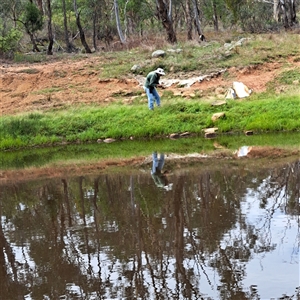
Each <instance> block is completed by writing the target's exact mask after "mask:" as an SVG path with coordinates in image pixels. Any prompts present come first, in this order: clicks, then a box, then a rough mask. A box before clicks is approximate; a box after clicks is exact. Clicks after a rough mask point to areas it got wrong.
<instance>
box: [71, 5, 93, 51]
mask: <svg viewBox="0 0 300 300" xmlns="http://www.w3.org/2000/svg"><path fill="white" fill-rule="evenodd" d="M73 4H74V12H75V17H76V25H77V28H78V30H79V36H80V41H81V43H82V46H83V47H84V49H85V52H86V53H92V51H91V49H90V47H89V45H88V43H87V41H86V38H85V33H84V29H83V27H82V25H81V20H80V13H81V11H82V10H79V9H78V6H77V1H76V0H74V2H73Z"/></svg>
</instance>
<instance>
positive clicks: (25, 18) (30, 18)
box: [18, 2, 44, 52]
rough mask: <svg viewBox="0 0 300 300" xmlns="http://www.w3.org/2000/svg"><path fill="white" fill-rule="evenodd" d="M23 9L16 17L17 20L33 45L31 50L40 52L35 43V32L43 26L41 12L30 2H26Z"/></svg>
mask: <svg viewBox="0 0 300 300" xmlns="http://www.w3.org/2000/svg"><path fill="white" fill-rule="evenodd" d="M24 9H25V10H24V14H23V15H22V16H21V18H19V19H18V21H19V22H21V23H22V24H23V25H24V28H25V30H26V33H27V34H28V35H29V37H30V40H31V43H32V47H33V48H32V50H33V51H36V52H40V50H39V48H38V46H37V44H36V39H35V34H36V32H37V31H39V30H42V28H43V26H44V20H43V14H42V12H41V11H40V10H39V9H38V8H37V6H36V5H35V4H34V3H32V2H27V3H26V4H25V7H24Z"/></svg>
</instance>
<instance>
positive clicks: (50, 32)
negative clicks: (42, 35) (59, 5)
mask: <svg viewBox="0 0 300 300" xmlns="http://www.w3.org/2000/svg"><path fill="white" fill-rule="evenodd" d="M46 6H47V16H48V22H47V26H48V39H49V44H48V48H47V54H48V55H52V54H53V50H52V49H53V31H52V9H51V0H46Z"/></svg>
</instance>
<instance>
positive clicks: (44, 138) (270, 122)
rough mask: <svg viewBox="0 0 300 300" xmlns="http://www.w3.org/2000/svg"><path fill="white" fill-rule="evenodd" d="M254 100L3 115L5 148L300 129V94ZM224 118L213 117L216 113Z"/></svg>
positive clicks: (1, 125) (175, 102) (0, 146)
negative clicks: (208, 131) (216, 131)
mask: <svg viewBox="0 0 300 300" xmlns="http://www.w3.org/2000/svg"><path fill="white" fill-rule="evenodd" d="M263 98H264V97H262V98H259V97H258V98H257V99H255V100H252V99H251V97H250V98H249V99H244V100H230V101H228V102H227V104H226V105H224V106H223V107H215V106H211V105H210V104H208V103H201V102H200V101H198V100H189V101H183V100H181V99H179V98H178V99H176V98H173V99H172V100H169V101H168V100H166V101H165V102H164V101H163V106H162V107H161V108H160V109H155V110H154V111H149V110H148V109H147V106H146V105H145V104H143V105H141V104H137V105H131V106H121V105H109V106H107V107H105V108H104V107H94V106H85V107H80V108H72V109H66V110H63V111H53V112H44V113H38V112H36V113H30V114H23V115H18V116H5V117H2V118H1V119H2V121H1V123H0V131H1V132H2V134H1V136H0V149H2V150H7V149H12V148H20V147H29V146H34V145H51V144H56V143H61V142H72V143H73V142H78V141H81V142H87V141H92V142H95V141H97V140H98V139H105V138H115V139H121V138H125V139H129V138H130V137H134V138H136V139H142V138H145V137H148V138H150V137H164V136H166V135H169V134H171V133H182V132H186V131H188V132H190V133H194V134H196V135H203V129H205V128H208V127H218V128H219V133H220V134H221V133H228V132H231V133H241V132H243V131H245V130H253V131H254V132H278V131H299V130H300V97H299V96H298V95H295V96H284V95H282V96H271V97H270V96H269V98H265V99H263ZM220 111H222V112H224V113H225V117H224V118H222V119H220V120H217V121H216V122H213V121H212V120H211V117H212V115H213V114H214V113H217V112H220Z"/></svg>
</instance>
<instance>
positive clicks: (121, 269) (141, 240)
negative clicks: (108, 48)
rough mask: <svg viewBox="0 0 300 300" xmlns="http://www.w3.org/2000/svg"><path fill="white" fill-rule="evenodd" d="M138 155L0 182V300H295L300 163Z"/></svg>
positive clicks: (298, 286) (299, 285)
mask: <svg viewBox="0 0 300 300" xmlns="http://www.w3.org/2000/svg"><path fill="white" fill-rule="evenodd" d="M148 154H149V157H150V158H153V159H154V162H156V165H154V164H153V161H152V160H149V162H148V163H145V164H144V165H142V166H139V167H131V168H126V170H125V169H124V170H122V169H120V170H118V172H116V171H114V172H108V171H107V172H106V171H102V172H99V173H98V174H93V175H86V174H84V173H82V172H81V171H80V169H78V170H77V171H76V172H73V173H72V174H68V175H63V176H58V177H55V178H44V179H35V180H25V181H18V180H17V178H16V180H14V181H9V182H5V183H2V184H1V187H0V188H1V191H0V214H1V226H0V246H1V248H0V249H1V250H0V299H35V300H39V299H61V300H63V299H222V300H223V299H238V300H240V299H279V298H280V297H286V298H280V299H299V298H300V283H299V238H300V235H299V221H300V219H299V215H300V160H299V159H296V160H292V161H287V162H277V163H276V162H272V163H270V164H264V165H261V166H260V167H258V166H257V164H254V165H253V164H252V163H248V161H246V162H245V160H243V159H242V160H240V161H231V160H226V159H224V160H218V161H215V160H214V161H211V162H209V163H203V162H194V163H193V164H191V165H189V166H185V167H184V166H182V165H180V162H175V163H174V162H172V164H171V162H170V161H169V160H168V153H165V154H164V161H163V160H162V158H163V156H162V153H161V152H160V151H159V152H157V157H156V156H153V155H154V154H155V153H151V152H149V153H148ZM171 165H172V166H171ZM159 167H161V170H158V168H159Z"/></svg>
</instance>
